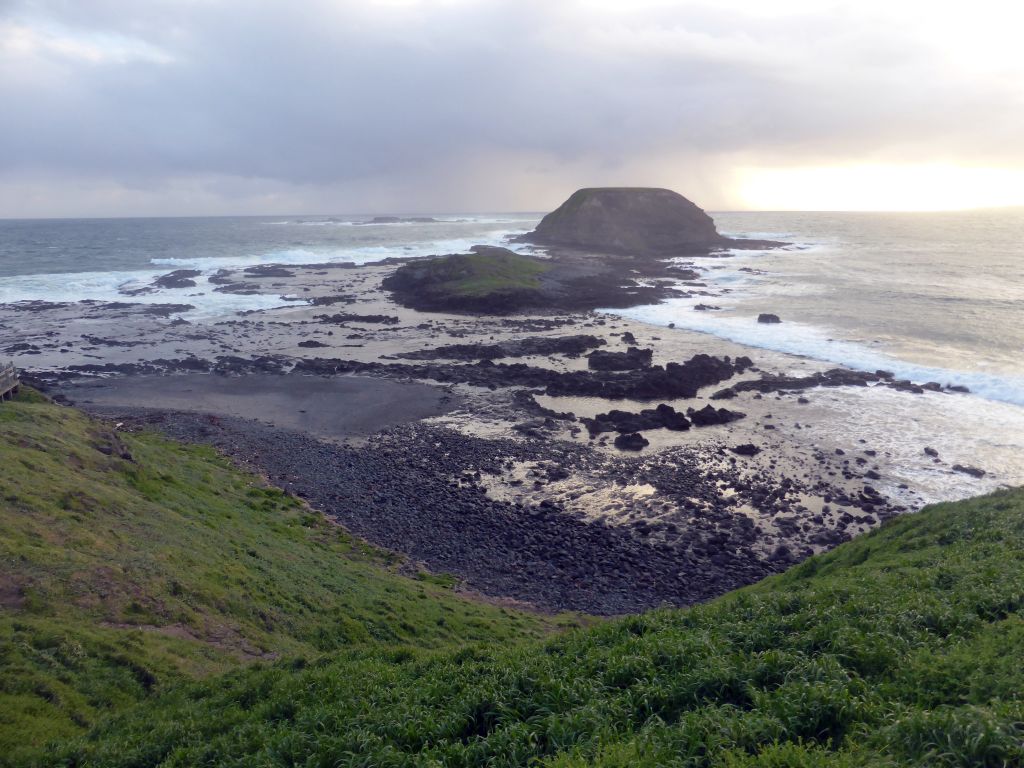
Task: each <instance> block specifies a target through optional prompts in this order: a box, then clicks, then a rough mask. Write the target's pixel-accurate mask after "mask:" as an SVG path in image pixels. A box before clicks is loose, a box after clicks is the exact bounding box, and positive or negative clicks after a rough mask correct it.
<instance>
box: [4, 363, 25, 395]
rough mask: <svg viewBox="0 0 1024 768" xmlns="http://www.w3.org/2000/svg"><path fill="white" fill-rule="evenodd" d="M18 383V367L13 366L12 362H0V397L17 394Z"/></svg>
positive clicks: (19, 383)
mask: <svg viewBox="0 0 1024 768" xmlns="http://www.w3.org/2000/svg"><path fill="white" fill-rule="evenodd" d="M20 385H21V382H20V381H19V380H18V369H17V368H15V367H14V363H0V399H6V398H8V397H10V396H11V395H14V394H17V392H18V387H19V386H20Z"/></svg>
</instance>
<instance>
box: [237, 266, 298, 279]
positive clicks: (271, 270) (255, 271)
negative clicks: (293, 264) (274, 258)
mask: <svg viewBox="0 0 1024 768" xmlns="http://www.w3.org/2000/svg"><path fill="white" fill-rule="evenodd" d="M245 274H246V275H249V276H250V277H295V273H294V272H292V271H291V270H288V269H285V268H284V267H279V266H277V265H276V264H258V265H257V266H255V267H249V268H248V269H246V270H245Z"/></svg>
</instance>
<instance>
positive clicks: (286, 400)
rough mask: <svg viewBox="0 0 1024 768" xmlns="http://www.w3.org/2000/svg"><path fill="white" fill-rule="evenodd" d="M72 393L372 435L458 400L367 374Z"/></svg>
mask: <svg viewBox="0 0 1024 768" xmlns="http://www.w3.org/2000/svg"><path fill="white" fill-rule="evenodd" d="M64 392H65V394H66V395H67V396H68V397H70V398H72V399H73V400H75V402H76V403H78V404H80V405H81V406H83V407H85V408H87V409H106V410H119V409H121V410H128V409H139V408H151V409H155V410H161V411H184V412H189V413H205V414H210V415H215V416H233V417H238V418H242V419H252V420H253V421H258V422H260V423H262V424H265V425H269V426H274V427H279V428H282V429H290V430H297V431H300V432H304V433H306V434H310V435H315V436H317V437H321V438H327V439H339V438H345V437H352V436H365V435H370V434H373V433H375V432H379V431H380V430H382V429H386V428H388V427H393V426H396V425H399V424H407V423H409V422H411V421H417V420H419V419H424V418H428V417H431V416H439V415H441V414H444V413H447V412H448V411H450V410H452V409H453V408H455V407H456V406H457V404H458V399H457V398H455V397H454V396H453V395H452V394H450V393H448V392H446V391H445V390H443V389H441V388H439V387H432V386H429V385H426V384H417V383H412V382H409V383H405V382H396V381H386V380H381V379H375V378H368V377H362V376H336V377H332V378H329V379H328V378H321V377H314V376H294V377H288V378H285V377H282V376H278V375H273V374H251V375H248V376H232V377H227V376H211V375H209V374H192V375H188V374H186V375H181V376H130V377H117V378H106V379H98V380H87V381H80V382H77V383H74V384H70V385H69V386H67V387H66V388H65V390H64Z"/></svg>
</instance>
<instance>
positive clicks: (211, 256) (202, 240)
mask: <svg viewBox="0 0 1024 768" xmlns="http://www.w3.org/2000/svg"><path fill="white" fill-rule="evenodd" d="M370 218H371V217H366V216H273V217H223V218H220V217H218V218H160V219H50V220H0V304H4V303H9V302H15V301H37V300H42V301H55V302H56V301H81V300H83V299H94V300H99V301H139V302H147V303H165V302H166V303H183V304H192V305H193V306H194V307H195V309H194V310H193V311H192V312H190V313H188V315H186V316H187V317H188V318H189V319H190V320H197V319H203V318H214V317H222V316H224V315H227V314H231V313H234V312H239V311H243V310H250V309H269V308H272V307H277V306H284V305H285V304H287V303H288V302H286V301H285V300H284V297H279V296H259V295H256V296H233V295H231V294H223V293H214V292H213V291H212V290H211V289H212V288H213V286H210V289H206V288H205V287H204V284H203V282H202V281H201V280H199V281H197V282H198V283H199V285H197V286H196V287H195V288H178V289H164V290H159V291H155V292H152V293H146V294H141V295H138V296H135V297H131V298H129V297H128V296H127V294H126V293H125V291H127V290H132V289H136V288H141V287H144V286H147V285H149V284H150V283H151V282H152V280H153V278H155V277H158V276H159V275H163V274H167V273H168V272H171V271H173V270H176V269H194V270H200V271H201V272H202V273H203V274H204V275H212V274H214V273H215V272H216V271H217V270H218V269H232V268H240V267H249V266H255V265H258V264H313V263H326V262H352V263H355V264H365V263H368V262H371V261H378V260H380V259H385V258H388V257H391V256H403V257H416V256H430V255H434V254H444V253H458V252H464V251H465V250H467V249H468V248H469V247H470V246H472V245H477V244H484V245H499V244H505V243H506V241H507V238H508V236H509V235H511V234H515V233H520V232H525V231H528V230H529V229H532V228H533V226H534V225H535V224H536V223H537V221H538V220H539V215H536V214H527V215H524V214H488V215H459V214H455V215H452V214H446V215H436V216H433V217H430V218H435V219H436V221H433V222H427V223H412V222H400V223H392V224H368V223H365V222H367V221H369V220H370Z"/></svg>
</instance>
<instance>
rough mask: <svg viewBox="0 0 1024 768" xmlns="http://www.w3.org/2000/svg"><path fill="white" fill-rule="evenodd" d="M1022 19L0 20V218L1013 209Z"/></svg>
mask: <svg viewBox="0 0 1024 768" xmlns="http://www.w3.org/2000/svg"><path fill="white" fill-rule="evenodd" d="M1015 7H1016V4H1015V3H1012V2H1010V1H1009V0H999V2H994V1H992V0H973V1H972V2H971V3H963V2H957V3H947V2H943V1H942V0H938V1H937V2H928V3H923V2H922V3H918V2H908V1H906V0H886V2H872V1H870V0H859V1H858V2H829V1H828V0H817V1H816V2H810V1H803V0H763V1H760V2H739V1H738V0H715V1H711V0H709V2H688V1H686V0H679V1H677V2H666V1H657V0H621V2H612V1H611V0H605V1H604V2H583V1H582V0H581V1H579V2H573V1H571V0H567V1H565V2H562V1H561V0H537V1H535V0H509V1H508V2H506V1H505V0H450V1H448V2H443V1H434V2H430V1H428V0H419V1H418V0H379V1H377V2H374V1H372V0H363V1H362V2H348V1H346V0H333V1H329V0H305V1H304V2H296V1H295V0H291V2H277V1H276V0H64V1H63V2H60V1H58V0H36V1H35V2H31V1H28V0H0V105H2V106H0V110H2V111H0V217H17V216H69V215H70V216H74V215H87V216H88V215H174V214H188V215H192V214H230V213H254V214H255V213H342V212H351V213H364V212H447V211H467V212H468V211H513V210H547V209H550V208H551V207H553V206H554V205H556V204H557V203H558V202H560V201H561V200H562V199H563V198H565V197H566V196H567V195H568V194H569V193H570V192H571V191H572V190H573V189H575V188H577V187H581V186H596V185H612V184H615V185H623V184H625V185H658V186H668V187H671V188H674V189H676V190H678V191H679V192H682V193H683V194H684V195H686V196H688V197H690V198H691V199H693V200H695V201H696V202H697V203H698V204H700V205H702V206H703V207H705V208H709V209H717V210H721V209H727V208H765V207H767V208H786V207H789V208H792V207H808V208H810V207H817V208H834V207H879V208H893V207H902V206H904V205H905V207H957V206H960V205H975V204H977V205H982V204H1024V139H1022V137H1024V87H1022V83H1024V53H1021V51H1022V50H1024V44H1022V43H1021V38H1020V35H1021V31H1022V29H1024V12H1022V11H1020V10H1016V9H1015ZM876 192H877V195H878V197H877V200H876V198H875V197H874V195H875V194H876ZM873 200H875V201H877V202H879V205H877V206H872V205H870V204H869V203H870V202H872V201H873ZM858 201H861V202H858ZM901 201H905V202H901ZM915 201H916V202H915ZM922 201H924V202H922ZM882 203H884V204H882Z"/></svg>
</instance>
